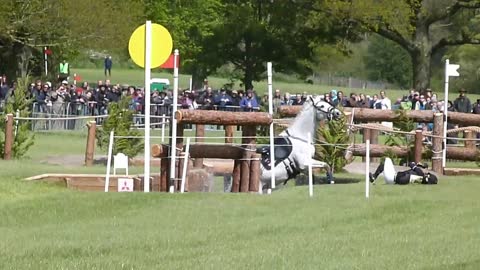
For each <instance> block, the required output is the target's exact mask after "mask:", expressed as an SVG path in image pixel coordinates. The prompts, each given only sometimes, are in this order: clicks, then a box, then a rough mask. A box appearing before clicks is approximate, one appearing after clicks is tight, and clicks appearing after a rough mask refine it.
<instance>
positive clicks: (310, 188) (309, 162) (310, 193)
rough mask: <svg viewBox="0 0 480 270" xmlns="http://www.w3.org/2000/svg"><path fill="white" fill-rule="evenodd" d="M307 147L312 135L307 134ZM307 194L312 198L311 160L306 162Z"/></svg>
mask: <svg viewBox="0 0 480 270" xmlns="http://www.w3.org/2000/svg"><path fill="white" fill-rule="evenodd" d="M307 142H308V145H311V143H312V134H310V132H308V134H307ZM308 194H309V195H310V197H313V170H312V158H310V159H309V161H308Z"/></svg>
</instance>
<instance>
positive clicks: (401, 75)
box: [364, 35, 412, 88]
mask: <svg viewBox="0 0 480 270" xmlns="http://www.w3.org/2000/svg"><path fill="white" fill-rule="evenodd" d="M364 59H365V68H366V69H367V73H368V79H369V80H374V81H387V82H389V83H393V84H396V85H398V86H400V87H402V88H408V87H410V86H411V85H412V65H411V63H410V56H409V55H408V54H407V52H405V51H403V50H402V48H401V47H400V46H399V45H398V44H396V43H394V42H392V41H390V40H388V39H385V38H383V37H381V36H377V35H374V36H372V38H371V39H370V44H369V46H368V51H367V54H366V55H365V57H364Z"/></svg>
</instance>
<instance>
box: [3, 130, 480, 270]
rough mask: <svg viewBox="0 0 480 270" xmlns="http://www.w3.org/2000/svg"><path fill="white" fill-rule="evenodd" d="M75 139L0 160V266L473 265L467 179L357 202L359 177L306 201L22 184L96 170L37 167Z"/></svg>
mask: <svg viewBox="0 0 480 270" xmlns="http://www.w3.org/2000/svg"><path fill="white" fill-rule="evenodd" d="M222 133H223V132H222V131H219V132H212V134H222ZM157 135H158V134H157ZM85 142H86V131H84V132H51V133H50V132H43V133H37V134H36V144H35V145H34V147H33V148H32V149H31V151H30V153H29V156H30V157H29V158H27V159H24V160H19V161H3V160H0V217H1V218H0V258H1V259H0V269H2V270H3V269H478V268H479V267H480V260H479V259H478V246H479V244H480V230H478V223H479V222H480V201H479V200H478V190H479V189H480V181H479V180H478V177H458V176H456V177H441V178H440V184H439V185H435V186H424V185H409V186H386V185H384V184H380V183H379V184H377V185H375V186H371V197H370V199H368V200H367V199H365V198H364V183H363V182H358V183H352V184H336V185H316V186H315V194H314V197H313V198H309V197H308V195H307V194H308V188H307V187H306V186H294V185H293V183H292V182H290V183H289V185H288V186H287V187H286V188H282V189H280V190H278V191H276V192H274V194H273V195H271V196H267V195H265V196H259V195H257V194H223V193H219V192H215V193H208V194H206V193H188V194H165V193H149V194H145V193H130V194H125V193H123V194H119V193H108V194H105V193H102V192H78V191H72V190H67V189H65V188H64V187H62V186H60V185H56V184H49V183H44V182H40V181H24V180H23V179H24V178H26V177H29V176H32V175H37V174H42V173H56V172H64V173H104V172H105V167H104V166H94V167H89V168H87V167H82V166H81V165H80V164H79V165H75V166H62V165H52V164H48V163H46V161H47V160H48V158H49V157H55V158H60V159H62V158H68V157H69V156H82V155H83V154H84V151H85ZM152 142H154V140H152ZM104 153H105V152H104V151H100V150H98V149H97V153H96V154H97V156H98V155H102V154H104ZM135 170H137V171H141V168H136V169H135ZM337 177H338V178H349V179H352V178H353V179H357V180H358V181H362V179H363V176H362V175H354V174H349V175H347V174H338V175H337ZM338 180H340V179H338ZM216 181H217V182H216V184H221V179H216ZM336 182H337V183H339V182H340V181H336ZM379 182H381V181H379ZM220 187H221V185H220ZM216 188H217V189H218V187H216Z"/></svg>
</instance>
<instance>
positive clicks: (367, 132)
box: [362, 128, 370, 162]
mask: <svg viewBox="0 0 480 270" xmlns="http://www.w3.org/2000/svg"><path fill="white" fill-rule="evenodd" d="M367 139H370V129H368V128H364V129H363V142H364V143H366V142H367ZM362 162H366V159H365V156H362Z"/></svg>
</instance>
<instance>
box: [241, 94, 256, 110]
mask: <svg viewBox="0 0 480 270" xmlns="http://www.w3.org/2000/svg"><path fill="white" fill-rule="evenodd" d="M240 108H242V110H244V111H247V112H251V111H254V110H256V109H258V102H257V99H256V98H255V96H254V95H253V91H252V90H248V91H247V95H246V96H245V97H244V98H243V99H242V101H241V102H240Z"/></svg>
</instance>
